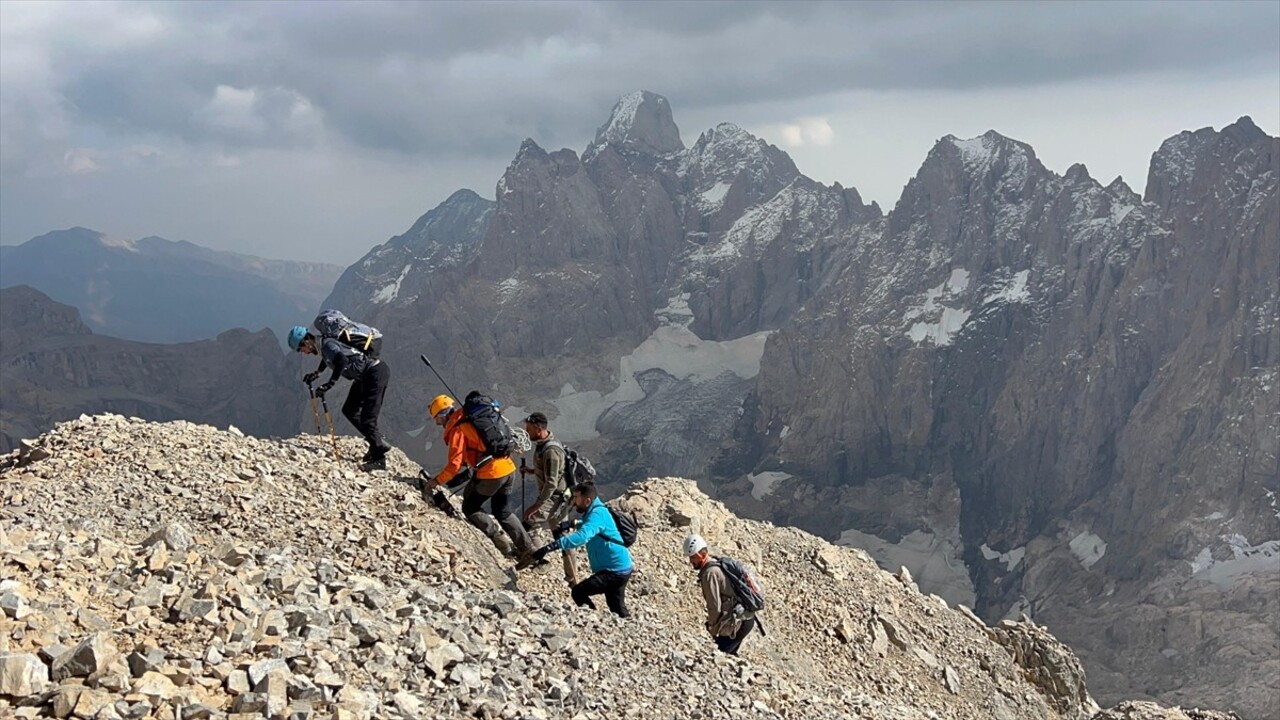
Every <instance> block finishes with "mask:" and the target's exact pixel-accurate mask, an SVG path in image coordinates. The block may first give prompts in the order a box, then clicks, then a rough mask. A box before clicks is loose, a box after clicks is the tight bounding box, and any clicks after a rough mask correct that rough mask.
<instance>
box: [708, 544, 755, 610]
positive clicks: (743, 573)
mask: <svg viewBox="0 0 1280 720" xmlns="http://www.w3.org/2000/svg"><path fill="white" fill-rule="evenodd" d="M709 564H715V565H719V566H720V569H721V570H723V571H724V575H725V577H727V578H729V585H730V586H731V587H732V588H733V594H734V595H737V596H738V603H739V604H740V605H742V609H743V610H745V611H747V612H760V611H761V610H763V609H764V586H763V585H761V584H760V581H759V580H758V579H757V578H756V574H755V573H754V572H752V570H751V568H749V567H747V566H746V565H744V564H742V563H740V562H738V561H737V560H734V559H733V558H730V557H719V558H716V559H714V560H712V561H711V563H709Z"/></svg>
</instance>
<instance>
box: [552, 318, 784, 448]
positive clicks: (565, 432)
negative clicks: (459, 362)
mask: <svg viewBox="0 0 1280 720" xmlns="http://www.w3.org/2000/svg"><path fill="white" fill-rule="evenodd" d="M684 299H685V302H686V307H687V300H688V298H687V297H685V298H684ZM771 333H772V331H770V330H764V331H761V332H757V333H752V334H750V335H745V336H743V337H740V338H735V339H733V340H724V341H716V340H703V339H702V338H699V337H698V336H697V335H695V334H694V333H693V331H691V330H689V328H687V327H684V326H683V325H663V326H661V327H659V328H658V329H656V330H654V331H653V333H652V334H651V335H649V337H648V338H646V339H645V341H644V342H642V343H640V345H638V346H637V347H636V349H635V350H633V351H631V353H630V354H629V355H625V356H623V357H622V359H621V360H619V362H618V365H619V367H618V377H619V378H620V382H619V384H618V387H617V388H615V389H614V390H613V391H611V392H609V393H608V394H601V393H600V392H598V391H595V390H587V391H578V390H575V389H574V388H573V386H572V385H568V384H566V385H565V386H564V387H563V388H561V391H560V397H558V398H555V399H553V400H552V401H551V403H552V404H553V405H555V406H556V409H557V410H558V411H559V416H558V418H557V419H556V434H557V435H559V436H560V437H561V438H562V439H564V440H566V441H580V440H589V439H591V438H594V437H597V436H598V435H599V432H598V431H597V430H596V421H597V420H599V419H600V416H601V415H603V414H604V412H605V411H606V410H608V409H610V408H612V407H614V406H615V405H619V404H622V403H633V402H638V401H640V400H643V399H644V397H645V393H644V390H643V389H642V388H641V387H640V383H638V382H637V381H636V375H637V374H639V373H641V372H644V371H645V370H653V369H658V370H662V371H663V372H665V373H667V374H669V375H671V376H672V377H674V378H676V379H677V380H688V381H691V382H694V383H698V382H705V381H708V380H713V379H715V378H717V377H719V376H720V375H722V374H724V373H732V374H733V375H736V376H738V377H740V378H743V379H750V378H753V377H755V376H756V375H758V374H759V373H760V358H761V357H763V356H764V344H765V341H766V340H768V338H769V335H770V334H771Z"/></svg>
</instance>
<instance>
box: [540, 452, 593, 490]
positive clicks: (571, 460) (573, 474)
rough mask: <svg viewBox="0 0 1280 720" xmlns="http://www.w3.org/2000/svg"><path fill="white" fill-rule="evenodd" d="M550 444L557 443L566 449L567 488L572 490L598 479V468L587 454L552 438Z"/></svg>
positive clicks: (565, 477)
mask: <svg viewBox="0 0 1280 720" xmlns="http://www.w3.org/2000/svg"><path fill="white" fill-rule="evenodd" d="M548 444H550V445H555V446H556V447H559V448H560V449H561V450H563V451H564V484H565V489H566V490H572V489H574V488H575V487H577V486H578V485H582V484H585V483H589V482H595V481H596V468H595V466H594V465H592V464H591V461H590V460H588V459H587V457H586V456H585V455H581V454H579V453H578V451H577V450H574V449H573V448H571V447H569V446H567V445H565V444H564V443H562V442H560V441H559V440H551V441H549V443H548Z"/></svg>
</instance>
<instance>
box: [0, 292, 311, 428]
mask: <svg viewBox="0 0 1280 720" xmlns="http://www.w3.org/2000/svg"><path fill="white" fill-rule="evenodd" d="M0 305H2V306H3V307H4V312H3V313H0V336H3V337H4V338H6V339H5V341H4V343H3V344H0V378H2V379H3V383H0V418H2V419H3V423H0V450H2V451H7V450H9V449H11V448H13V447H15V446H16V445H17V443H18V441H19V440H21V439H22V438H32V437H35V436H36V435H38V434H39V433H40V432H42V431H44V430H45V429H47V428H49V427H51V426H52V425H53V424H54V423H55V422H59V421H62V420H67V419H70V418H75V417H77V416H78V415H80V414H81V413H95V412H103V411H111V412H117V413H121V414H124V415H130V416H136V417H140V418H146V419H151V420H171V419H176V418H191V419H196V420H198V421H200V422H205V423H210V424H214V425H219V426H222V427H226V426H228V425H235V426H236V427H238V428H241V429H242V430H244V431H245V432H250V433H253V434H256V435H262V436H267V435H289V434H292V433H295V432H297V430H298V429H299V427H300V424H299V421H300V420H301V415H300V414H299V413H300V412H302V411H303V408H302V404H303V403H305V401H306V400H305V394H303V395H299V394H298V393H297V391H296V390H294V388H295V387H297V384H296V380H294V379H293V378H292V376H291V372H290V368H289V366H288V365H287V364H286V362H285V356H284V354H283V353H282V352H281V350H280V346H279V345H278V344H277V342H276V339H275V337H274V336H273V335H272V334H271V332H270V331H267V330H262V331H259V332H257V333H250V332H248V331H247V330H229V331H227V332H225V333H222V334H221V335H219V336H218V337H217V338H216V339H213V340H205V341H202V342H194V343H182V344H177V345H151V344H146V343H138V342H131V341H128V340H121V339H119V338H113V337H106V336H103V335H95V334H93V333H92V332H91V331H90V330H89V328H88V327H87V326H86V325H85V324H84V322H83V321H81V319H80V315H79V313H77V312H76V310H75V309H74V308H71V307H68V306H66V305H62V304H60V303H55V302H53V301H52V300H50V299H49V298H48V297H46V296H45V295H43V294H42V293H40V292H39V291H37V290H34V289H32V288H29V287H25V286H18V287H12V288H5V289H4V290H0ZM300 398H301V400H300Z"/></svg>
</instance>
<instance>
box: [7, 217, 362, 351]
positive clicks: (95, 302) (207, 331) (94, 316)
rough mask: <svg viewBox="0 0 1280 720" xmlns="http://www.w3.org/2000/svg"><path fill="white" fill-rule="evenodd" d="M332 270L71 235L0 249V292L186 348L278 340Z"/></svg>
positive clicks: (128, 335)
mask: <svg viewBox="0 0 1280 720" xmlns="http://www.w3.org/2000/svg"><path fill="white" fill-rule="evenodd" d="M340 272H341V268H339V267H337V266H334V265H326V264H323V263H308V262H292V261H285V260H267V259H264V258H259V257H253V256H251V255H241V254H238V253H230V252H220V251H216V250H209V249H208V248H203V247H200V246H198V245H193V244H191V243H188V242H173V241H170V240H165V239H164V238H159V237H146V238H142V239H141V240H119V239H114V238H109V237H107V236H106V235H103V234H102V233H100V232H96V231H94V230H89V229H86V228H71V229H69V230H59V231H55V232H51V233H47V234H45V235H41V236H40V237H37V238H33V239H31V240H29V241H27V242H25V243H23V244H22V245H18V246H16V247H12V248H5V254H4V262H3V263H0V286H3V287H10V286H14V285H29V286H31V287H34V288H36V289H38V290H40V291H41V292H43V293H45V294H47V295H49V296H50V297H52V298H53V299H55V300H57V301H58V302H63V303H66V304H68V305H71V306H73V307H75V308H77V309H79V310H80V313H81V315H82V316H83V317H84V319H85V321H86V323H87V324H88V325H89V327H91V328H92V329H93V330H94V331H95V332H99V333H102V334H105V335H112V336H115V337H120V338H124V339H127V340H139V341H144V342H188V341H192V340H203V339H208V338H212V337H215V336H216V335H218V334H219V333H221V332H223V331H225V330H230V329H233V328H238V327H244V328H249V329H251V330H260V329H262V328H264V327H266V328H271V329H272V330H274V331H275V332H276V334H277V335H278V336H279V337H284V333H285V332H287V331H288V329H289V327H290V326H292V325H295V324H297V322H298V318H300V317H312V316H314V314H315V311H316V309H317V307H318V305H319V303H320V301H321V299H323V298H324V296H325V294H326V293H327V292H328V291H329V288H331V287H332V286H333V282H334V280H335V279H337V277H338V274H339V273H340Z"/></svg>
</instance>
